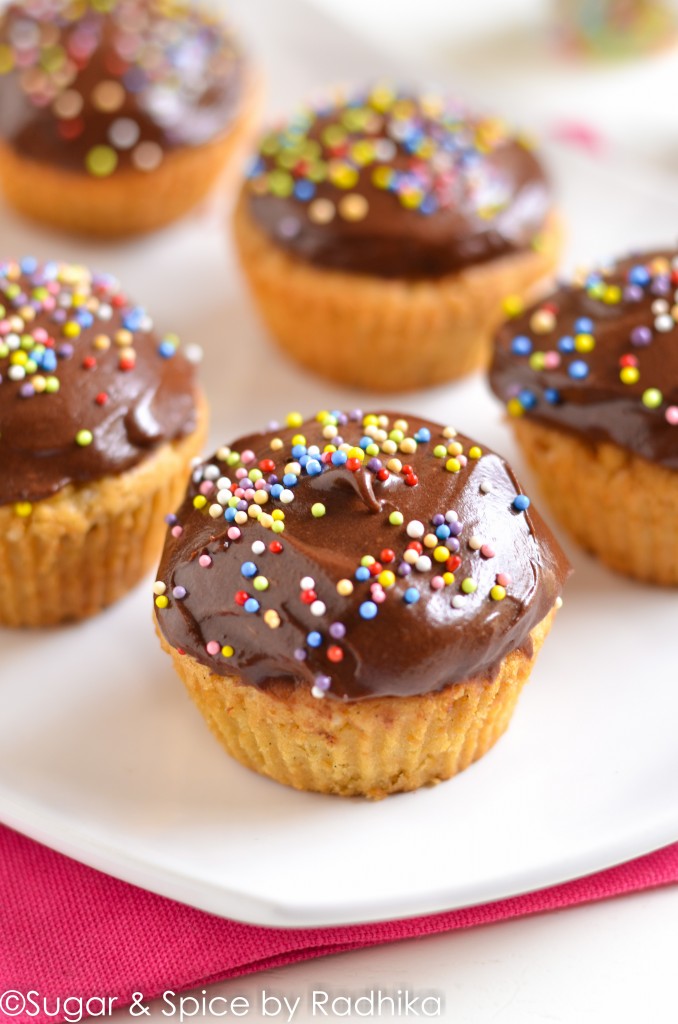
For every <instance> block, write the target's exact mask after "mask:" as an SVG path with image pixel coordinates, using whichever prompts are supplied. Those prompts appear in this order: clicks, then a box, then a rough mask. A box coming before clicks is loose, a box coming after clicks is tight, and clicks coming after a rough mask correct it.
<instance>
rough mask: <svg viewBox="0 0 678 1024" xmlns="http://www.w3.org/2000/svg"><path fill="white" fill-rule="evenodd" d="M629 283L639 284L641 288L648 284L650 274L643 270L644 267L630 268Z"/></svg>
mask: <svg viewBox="0 0 678 1024" xmlns="http://www.w3.org/2000/svg"><path fill="white" fill-rule="evenodd" d="M629 281H630V282H631V284H639V285H640V286H641V287H643V286H644V285H646V284H649V283H650V273H649V271H648V270H646V269H645V267H641V266H637V267H631V270H630V271H629Z"/></svg>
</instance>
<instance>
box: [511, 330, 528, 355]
mask: <svg viewBox="0 0 678 1024" xmlns="http://www.w3.org/2000/svg"><path fill="white" fill-rule="evenodd" d="M531 351H532V342H531V341H530V339H529V338H528V337H527V336H526V335H525V334H519V335H518V337H517V338H514V339H513V341H512V342H511V352H512V353H513V355H514V356H529V354H530V352H531Z"/></svg>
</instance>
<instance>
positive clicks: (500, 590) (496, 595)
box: [490, 583, 506, 601]
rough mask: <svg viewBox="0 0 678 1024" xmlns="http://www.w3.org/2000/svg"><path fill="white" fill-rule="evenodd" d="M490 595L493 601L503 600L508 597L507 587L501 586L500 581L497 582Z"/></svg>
mask: <svg viewBox="0 0 678 1024" xmlns="http://www.w3.org/2000/svg"><path fill="white" fill-rule="evenodd" d="M490 597H491V598H492V600H493V601H503V600H504V598H505V597H506V588H505V587H500V586H499V584H498V583H495V585H494V586H493V587H492V590H491V591H490Z"/></svg>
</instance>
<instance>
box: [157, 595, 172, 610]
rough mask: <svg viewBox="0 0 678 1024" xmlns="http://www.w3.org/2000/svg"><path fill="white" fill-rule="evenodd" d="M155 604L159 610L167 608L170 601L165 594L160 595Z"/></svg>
mask: <svg viewBox="0 0 678 1024" xmlns="http://www.w3.org/2000/svg"><path fill="white" fill-rule="evenodd" d="M155 604H156V607H157V608H166V607H167V605H168V604H169V600H168V599H167V598H166V597H165V595H164V594H160V595H159V596H158V597H156V599H155Z"/></svg>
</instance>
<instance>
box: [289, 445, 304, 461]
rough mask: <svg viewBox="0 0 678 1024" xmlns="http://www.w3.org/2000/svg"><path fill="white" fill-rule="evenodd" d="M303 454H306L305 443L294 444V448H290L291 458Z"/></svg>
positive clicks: (299, 456)
mask: <svg viewBox="0 0 678 1024" xmlns="http://www.w3.org/2000/svg"><path fill="white" fill-rule="evenodd" d="M305 454H306V445H305V444H295V446H294V448H293V449H292V458H294V459H300V458H301V456H302V455H305Z"/></svg>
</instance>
